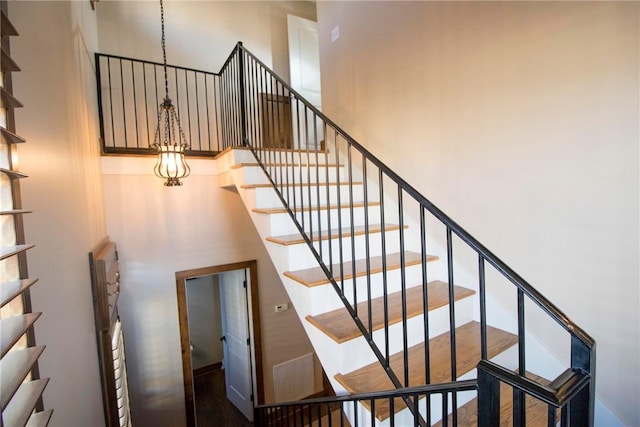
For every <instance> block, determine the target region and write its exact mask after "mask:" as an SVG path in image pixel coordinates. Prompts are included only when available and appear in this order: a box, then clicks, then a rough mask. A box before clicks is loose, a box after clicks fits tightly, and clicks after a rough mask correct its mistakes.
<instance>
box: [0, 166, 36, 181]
mask: <svg viewBox="0 0 640 427" xmlns="http://www.w3.org/2000/svg"><path fill="white" fill-rule="evenodd" d="M0 172H2V173H4V174H6V175H8V176H9V178H11V179H22V178H29V175H27V174H24V173H22V172H18V171H13V170H11V169H5V168H0Z"/></svg>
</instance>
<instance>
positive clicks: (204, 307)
mask: <svg viewBox="0 0 640 427" xmlns="http://www.w3.org/2000/svg"><path fill="white" fill-rule="evenodd" d="M186 294H187V313H188V316H189V340H190V341H191V344H192V345H193V349H192V350H191V368H192V369H194V370H195V369H198V368H202V367H204V366H209V365H213V364H214V363H219V362H222V359H223V358H224V354H223V353H224V352H223V347H222V342H221V341H220V337H222V320H221V317H220V316H221V314H220V287H219V285H218V276H217V275H211V276H203V277H196V278H193V279H189V280H187V281H186Z"/></svg>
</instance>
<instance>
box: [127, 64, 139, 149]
mask: <svg viewBox="0 0 640 427" xmlns="http://www.w3.org/2000/svg"><path fill="white" fill-rule="evenodd" d="M129 62H131V81H132V86H131V90H132V91H133V119H134V122H135V125H136V148H140V132H139V129H138V128H139V126H138V100H137V97H136V72H135V70H134V68H133V61H129Z"/></svg>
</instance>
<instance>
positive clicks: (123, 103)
mask: <svg viewBox="0 0 640 427" xmlns="http://www.w3.org/2000/svg"><path fill="white" fill-rule="evenodd" d="M120 89H121V90H120V92H121V94H122V123H124V126H123V128H124V146H125V148H129V138H127V111H126V106H125V102H124V76H123V73H122V59H120ZM114 144H115V140H114Z"/></svg>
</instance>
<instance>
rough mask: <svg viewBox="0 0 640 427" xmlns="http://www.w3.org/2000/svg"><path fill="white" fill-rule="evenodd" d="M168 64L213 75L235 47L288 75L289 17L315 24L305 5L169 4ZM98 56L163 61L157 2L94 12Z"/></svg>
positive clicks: (104, 6)
mask: <svg viewBox="0 0 640 427" xmlns="http://www.w3.org/2000/svg"><path fill="white" fill-rule="evenodd" d="M164 9H165V34H166V46H167V62H168V63H170V64H177V65H181V66H185V67H193V68H197V69H200V70H206V71H213V72H217V71H218V70H220V67H221V66H222V64H223V63H224V61H225V60H226V59H227V57H228V56H229V54H230V53H231V50H232V49H233V47H234V46H235V45H236V43H237V42H238V41H242V42H243V43H244V46H245V47H246V48H247V49H249V50H250V51H251V52H253V53H254V54H255V55H256V56H257V57H258V58H260V59H261V60H262V61H263V62H264V63H265V64H267V65H269V66H271V65H273V67H274V70H275V71H276V73H279V74H280V75H281V76H283V77H285V78H286V77H288V75H289V60H288V58H289V53H288V44H287V26H286V25H287V14H293V15H297V16H301V17H303V18H307V19H312V20H315V5H314V4H313V3H311V2H307V1H169V2H165V4H164ZM98 17H99V40H100V52H101V53H110V54H116V55H122V56H129V57H133V58H140V59H146V60H150V61H158V62H161V61H162V50H161V47H160V8H159V6H158V3H157V2H149V1H107V2H103V3H101V4H100V6H99V7H98Z"/></svg>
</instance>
